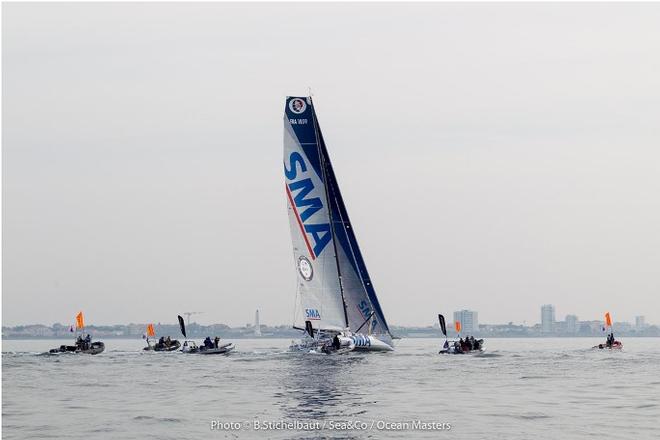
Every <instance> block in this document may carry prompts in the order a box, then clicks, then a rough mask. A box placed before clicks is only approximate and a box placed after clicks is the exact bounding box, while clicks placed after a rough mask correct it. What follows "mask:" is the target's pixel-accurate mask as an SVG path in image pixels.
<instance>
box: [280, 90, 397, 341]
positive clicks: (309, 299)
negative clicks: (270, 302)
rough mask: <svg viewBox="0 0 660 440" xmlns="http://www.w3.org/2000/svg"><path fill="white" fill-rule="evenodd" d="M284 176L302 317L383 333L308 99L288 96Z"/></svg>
mask: <svg viewBox="0 0 660 440" xmlns="http://www.w3.org/2000/svg"><path fill="white" fill-rule="evenodd" d="M284 174H285V178H286V192H287V199H288V210H289V221H290V226H291V236H292V240H293V248H294V261H295V264H296V268H297V274H298V276H297V283H298V294H299V295H300V300H301V304H302V310H301V312H302V316H301V317H297V318H298V320H297V324H300V318H302V319H301V320H302V321H312V322H313V323H314V327H315V328H319V329H330V330H339V329H342V328H349V329H350V330H351V331H353V332H357V331H360V332H362V333H375V334H387V335H389V333H390V331H389V328H388V326H387V322H386V321H385V317H384V315H383V312H382V309H381V307H380V304H379V303H378V298H377V296H376V292H375V290H374V287H373V284H372V282H371V278H370V277H369V273H368V271H367V268H366V265H365V263H364V259H363V257H362V253H361V252H360V248H359V246H358V243H357V239H356V237H355V233H354V232H353V227H352V225H351V223H350V220H349V218H348V212H347V211H346V206H345V205H344V201H343V199H342V196H341V192H340V190H339V185H338V183H337V178H336V176H335V173H334V170H333V168H332V164H331V162H330V157H329V155H328V151H327V149H326V146H325V142H324V141H323V136H322V134H321V129H320V127H319V125H318V120H317V118H316V113H315V111H314V106H313V103H312V99H311V98H310V97H289V98H287V100H286V106H285V116H284Z"/></svg>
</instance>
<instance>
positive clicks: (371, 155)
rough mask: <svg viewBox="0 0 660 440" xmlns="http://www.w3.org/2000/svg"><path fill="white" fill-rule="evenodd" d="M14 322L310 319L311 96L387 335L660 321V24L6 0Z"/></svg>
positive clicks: (623, 9)
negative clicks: (394, 328) (297, 165)
mask: <svg viewBox="0 0 660 440" xmlns="http://www.w3.org/2000/svg"><path fill="white" fill-rule="evenodd" d="M2 8H3V23H2V34H3V35H2V37H3V42H2V44H3V46H2V49H3V54H2V57H3V60H2V61H3V77H2V81H3V121H2V122H3V299H2V305H3V312H2V314H3V316H2V317H3V324H4V325H15V324H19V323H28V322H29V323H32V322H41V323H53V322H57V321H59V322H71V321H72V320H73V316H74V314H75V313H76V312H77V311H78V310H79V309H82V310H84V311H85V313H86V317H87V321H88V322H89V323H96V324H104V323H117V322H147V321H156V322H157V321H162V322H174V320H175V315H176V314H177V313H181V312H184V311H205V314H203V315H200V316H199V317H197V320H198V321H199V322H203V323H210V322H226V323H229V324H232V325H236V324H243V323H246V322H251V321H252V319H253V317H254V310H255V309H256V308H257V307H258V308H260V309H261V319H262V322H263V323H267V324H273V323H290V322H291V321H292V312H293V301H294V286H295V272H294V268H293V262H292V257H291V255H292V253H291V243H290V236H289V226H288V220H287V214H286V202H285V195H284V187H283V175H282V165H281V164H282V114H283V108H284V98H285V96H286V95H300V94H305V93H306V92H307V87H308V86H311V87H312V89H313V92H314V94H315V102H316V107H317V111H318V114H319V119H320V123H321V126H322V128H323V130H324V136H325V139H326V141H327V143H328V147H329V150H330V154H331V156H332V159H333V164H334V166H335V171H336V174H337V176H338V178H339V180H340V185H341V187H342V192H343V195H344V198H345V201H346V204H347V207H348V210H349V213H350V215H351V217H352V221H353V224H354V227H355V230H356V233H357V236H358V240H359V241H360V244H361V247H362V250H363V253H364V256H365V258H366V262H367V265H368V267H369V270H370V272H371V275H372V278H373V281H374V285H375V287H376V290H377V292H378V295H379V298H380V301H381V304H382V306H383V309H384V312H385V315H386V317H387V319H388V321H389V322H390V323H392V324H404V325H416V324H419V325H427V324H430V323H432V322H434V320H435V314H436V313H438V312H443V311H444V312H446V313H451V312H452V311H453V310H456V309H458V308H463V307H467V308H471V309H475V310H478V311H479V313H480V315H479V318H480V321H481V322H508V321H514V322H522V321H524V320H526V321H527V322H528V323H532V322H538V321H539V320H540V305H541V304H543V303H548V302H549V303H553V304H555V306H556V308H557V315H558V318H561V319H563V316H564V315H565V314H567V313H575V314H577V315H579V317H580V318H581V319H598V318H601V317H602V314H603V313H604V312H605V311H607V310H609V311H611V312H612V314H613V317H614V319H615V320H632V319H633V317H634V316H635V315H636V314H644V315H646V316H647V321H650V322H656V323H658V322H660V274H659V268H660V234H659V225H660V197H659V194H660V172H659V169H660V148H659V147H660V124H659V123H660V27H659V26H658V23H660V4H507V5H497V4H486V5H484V4H460V5H457V4H418V5H399V4H366V5H343V4H312V5H306V4H267V5H263V4H242V5H234V4H208V3H203V4H185V5H184V4H172V3H169V4H125V3H114V4H100V3H97V4H54V3H50V4H36V3H24V4H3V5H2Z"/></svg>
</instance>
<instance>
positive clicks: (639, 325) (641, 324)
mask: <svg viewBox="0 0 660 440" xmlns="http://www.w3.org/2000/svg"><path fill="white" fill-rule="evenodd" d="M645 328H646V318H644V317H643V316H635V330H637V331H638V332H641V331H642V330H644V329H645Z"/></svg>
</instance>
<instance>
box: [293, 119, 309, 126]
mask: <svg viewBox="0 0 660 440" xmlns="http://www.w3.org/2000/svg"><path fill="white" fill-rule="evenodd" d="M289 122H290V123H291V125H305V124H307V119H295V118H290V119H289Z"/></svg>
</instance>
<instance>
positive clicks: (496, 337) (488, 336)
mask: <svg viewBox="0 0 660 440" xmlns="http://www.w3.org/2000/svg"><path fill="white" fill-rule="evenodd" d="M301 335H302V332H301V333H300V334H299V335H295V336H286V335H273V336H234V335H231V336H223V339H291V338H294V339H295V338H299V337H300V336H301ZM165 336H167V335H165ZM169 336H171V337H172V338H173V339H188V340H191V339H200V338H204V336H190V337H188V338H183V337H182V336H176V337H174V336H172V335H169ZM475 336H478V337H480V338H487V339H584V338H592V339H593V338H596V339H597V338H600V337H601V336H597V335H596V336H594V335H584V336H583V335H552V336H521V335H512V336H502V335H492V336H491V335H483V334H476V335H475ZM619 336H621V337H623V338H660V336H653V335H651V336H644V335H627V334H617V337H619ZM71 338H73V336H71V337H70V338H67V337H64V336H21V337H4V336H3V337H2V340H3V341H30V340H34V341H44V340H63V339H71ZM95 339H125V340H133V341H141V340H144V338H142V337H134V336H99V337H98V338H95ZM150 339H157V338H150ZM401 339H444V336H443V335H437V336H431V335H428V336H421V335H409V336H401ZM449 339H457V336H449Z"/></svg>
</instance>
